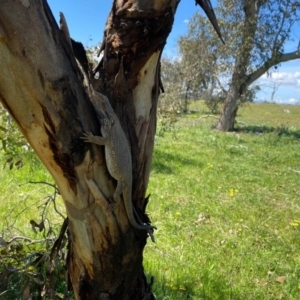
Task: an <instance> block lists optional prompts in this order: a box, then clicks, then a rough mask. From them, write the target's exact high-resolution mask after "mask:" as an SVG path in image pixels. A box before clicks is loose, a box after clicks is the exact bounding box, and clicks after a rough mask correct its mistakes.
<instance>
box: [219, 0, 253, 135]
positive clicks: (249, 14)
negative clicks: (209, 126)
mask: <svg viewBox="0 0 300 300" xmlns="http://www.w3.org/2000/svg"><path fill="white" fill-rule="evenodd" d="M243 3H244V13H245V21H244V26H243V33H242V42H241V44H240V47H239V50H238V55H237V57H236V61H235V67H234V70H233V73H232V79H231V82H230V88H229V92H228V93H227V96H226V99H225V103H224V106H223V109H222V111H221V115H220V118H219V121H218V123H217V126H216V128H217V129H218V130H222V131H230V130H233V129H234V121H235V116H236V114H237V110H238V105H239V103H238V99H239V97H241V96H242V95H243V93H244V92H245V90H246V80H247V68H248V66H249V61H250V55H251V51H252V48H253V43H254V36H255V32H256V26H257V18H258V11H259V1H258V0H255V1H253V0H245V1H244V2H243Z"/></svg>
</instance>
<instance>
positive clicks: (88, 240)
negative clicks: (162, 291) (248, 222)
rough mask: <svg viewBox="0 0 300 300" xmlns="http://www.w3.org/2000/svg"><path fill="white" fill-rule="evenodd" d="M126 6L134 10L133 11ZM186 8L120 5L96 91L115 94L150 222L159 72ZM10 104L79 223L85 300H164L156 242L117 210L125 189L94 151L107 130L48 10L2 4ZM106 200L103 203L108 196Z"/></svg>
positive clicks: (79, 271) (14, 1)
mask: <svg viewBox="0 0 300 300" xmlns="http://www.w3.org/2000/svg"><path fill="white" fill-rule="evenodd" d="M123 2H124V3H123ZM177 4H178V3H177V1H176V0H173V1H168V0H163V1H161V0H160V1H158V0H152V1H150V0H149V1H142V0H141V1H139V0H136V1H135V0H133V1H130V2H126V1H116V0H115V1H114V3H113V8H112V11H111V13H110V16H109V18H108V21H107V24H106V30H105V36H104V43H103V49H104V57H103V59H102V61H101V63H100V65H99V66H98V68H97V72H98V73H99V79H97V80H96V79H94V80H93V85H94V88H95V89H96V90H98V91H100V92H102V93H103V94H105V95H106V96H107V97H108V98H109V99H110V101H111V104H112V106H113V108H114V110H115V112H116V114H117V115H118V117H119V119H120V122H121V124H122V126H123V129H124V131H125V132H126V134H127V137H128V140H129V142H130V145H131V154H132V163H133V190H132V202H133V203H134V206H135V208H136V210H137V211H138V213H139V215H140V218H141V219H142V220H143V221H144V222H149V219H148V217H147V216H146V215H145V208H146V205H147V202H148V199H147V198H145V193H146V189H147V184H148V179H149V172H150V164H151V158H152V152H153V143H154V134H155V129H156V107H157V99H158V94H159V80H158V76H159V70H158V62H159V59H160V56H161V52H162V49H163V47H164V45H165V41H166V38H167V36H168V34H169V32H170V30H171V27H172V23H173V16H174V13H175V10H176V7H177ZM0 64H1V73H0V99H1V102H2V103H3V105H4V106H5V107H6V108H7V110H8V111H9V113H10V114H11V115H12V116H13V118H14V119H15V121H16V122H17V124H18V126H19V128H20V130H21V131H22V133H23V134H24V136H25V137H26V139H27V140H28V141H29V143H30V144H31V146H32V147H33V148H34V150H35V151H36V153H37V154H38V156H39V157H40V159H41V160H42V162H43V163H44V165H45V166H46V167H47V169H48V170H49V172H50V173H51V174H52V176H53V178H54V180H55V181H56V183H57V185H58V188H59V190H60V192H61V195H62V197H63V200H64V202H65V205H66V210H67V215H68V218H69V232H70V250H69V259H68V272H69V275H70V278H71V283H72V286H73V289H74V292H75V295H76V299H123V300H125V299H154V296H153V294H152V292H151V286H150V285H149V284H148V283H147V281H146V277H145V274H144V270H143V266H142V259H143V257H142V255H143V249H144V246H145V244H146V239H147V233H146V232H144V231H141V230H136V229H134V228H133V227H132V226H130V223H129V221H128V218H127V215H126V211H125V208H124V205H123V204H122V203H120V205H119V206H118V207H117V208H116V209H115V210H114V211H110V210H107V201H106V199H111V198H112V195H113V193H114V191H115V188H116V182H115V180H114V179H112V178H111V176H110V175H109V173H108V171H107V168H106V163H105V158H104V155H103V147H99V146H95V145H91V144H85V143H84V142H83V141H82V140H81V139H80V137H81V136H82V134H83V133H84V132H85V131H91V132H93V133H94V134H95V135H100V124H99V122H98V120H97V117H96V115H95V111H94V110H93V107H92V105H91V103H90V100H89V96H88V93H87V92H86V90H85V87H84V85H83V82H82V75H81V72H80V70H79V68H78V66H77V64H76V61H75V59H74V56H73V51H72V49H71V47H70V44H69V43H68V40H67V39H66V38H65V36H64V35H63V34H62V32H61V31H60V30H59V28H58V27H57V24H56V22H55V20H54V18H53V16H52V13H51V11H50V9H49V7H48V4H47V2H46V1H42V0H40V1H29V0H22V1H19V0H2V1H1V6H0ZM100 191H101V192H102V193H101V192H100Z"/></svg>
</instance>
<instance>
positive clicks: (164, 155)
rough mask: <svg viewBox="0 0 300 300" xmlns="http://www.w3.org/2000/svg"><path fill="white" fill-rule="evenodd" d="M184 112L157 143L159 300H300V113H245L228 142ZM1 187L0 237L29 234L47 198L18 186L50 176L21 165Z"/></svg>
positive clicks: (258, 108) (269, 108)
mask: <svg viewBox="0 0 300 300" xmlns="http://www.w3.org/2000/svg"><path fill="white" fill-rule="evenodd" d="M190 109H191V113H190V114H188V115H185V116H182V118H180V120H179V122H178V123H177V124H176V126H175V129H174V130H173V131H171V132H167V133H165V135H164V136H163V137H162V136H159V135H158V136H157V137H156V147H155V153H154V159H153V166H152V172H151V179H150V184H149V189H148V192H149V193H150V194H151V198H150V204H149V206H148V212H149V214H150V216H151V219H152V222H153V224H155V225H156V226H157V227H158V230H157V231H156V234H155V237H156V243H155V244H154V243H151V242H149V243H148V245H147V247H146V250H145V253H144V266H145V270H146V272H147V274H148V275H149V278H150V277H151V276H153V277H154V286H153V289H154V293H155V295H156V297H157V299H158V300H161V299H165V300H166V299H172V300H173V299H174V300H177V299H178V300H180V299H197V300H200V299H207V300H215V299H220V300H221V299H224V300H226V299H235V300H245V299H247V300H248V299H253V300H258V299H262V300H268V299H290V300H292V299H300V247H299V245H300V203H299V198H300V197H299V196H300V188H299V180H300V151H299V150H300V147H299V146H300V106H279V105H273V104H272V105H271V104H250V105H247V106H245V107H243V108H242V109H241V110H240V111H239V114H238V117H237V120H238V121H239V122H240V123H238V124H237V131H235V132H231V133H221V132H218V131H215V130H213V129H212V126H213V124H214V123H215V122H216V119H215V118H213V117H207V118H203V116H204V114H205V113H206V111H205V108H204V106H203V105H202V103H200V102H197V103H193V104H192V105H191V106H190ZM284 110H285V111H286V112H284ZM287 110H288V111H289V112H287ZM2 162H4V158H3V159H2ZM0 179H1V183H0V185H1V191H2V194H1V197H0V220H1V222H0V231H1V232H3V230H4V229H3V228H4V227H5V226H6V225H7V224H8V223H9V221H11V220H14V223H13V227H10V228H9V230H11V231H12V230H15V229H16V228H18V230H20V226H21V228H22V230H21V231H22V232H20V233H24V234H25V233H27V232H29V231H30V232H31V226H30V224H29V220H30V219H31V218H35V219H38V216H39V214H40V210H38V208H37V207H38V206H39V205H42V204H43V203H44V202H45V199H44V198H43V197H45V194H47V193H49V194H51V193H52V189H51V188H50V187H47V186H43V187H40V186H39V187H36V186H33V185H28V184H27V185H23V186H21V187H19V184H20V183H24V182H26V181H28V180H33V181H51V179H50V177H49V175H47V174H46V173H45V172H44V170H43V169H42V168H41V167H40V166H35V165H28V164H27V165H26V166H25V168H24V169H23V170H22V169H21V170H18V171H17V170H12V171H8V170H7V171H5V172H4V171H3V172H2V173H1V175H0ZM33 190H34V191H33ZM28 207H30V213H29V215H26V216H25V215H23V214H21V213H22V212H23V211H24V210H25V209H26V212H28V211H29V210H28V209H27V208H28ZM58 221H60V219H58ZM5 230H6V231H5V233H7V232H8V231H9V230H8V229H5ZM23 231H24V232H23Z"/></svg>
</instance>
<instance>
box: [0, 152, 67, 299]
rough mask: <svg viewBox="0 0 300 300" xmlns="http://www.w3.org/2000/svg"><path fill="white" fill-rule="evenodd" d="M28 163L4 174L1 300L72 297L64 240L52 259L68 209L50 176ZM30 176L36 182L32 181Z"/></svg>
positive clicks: (0, 216) (0, 204) (0, 215)
mask: <svg viewBox="0 0 300 300" xmlns="http://www.w3.org/2000/svg"><path fill="white" fill-rule="evenodd" d="M24 159H25V164H24V167H23V168H22V169H21V170H17V169H13V170H7V169H6V172H5V171H4V172H2V174H1V175H0V179H1V186H2V187H1V190H2V194H1V201H0V219H1V226H0V233H1V235H0V253H1V260H0V299H8V300H9V299H31V298H30V297H32V299H61V298H62V296H63V294H65V296H66V297H68V292H67V291H66V281H65V271H66V269H65V259H66V253H67V249H66V241H67V239H66V237H65V236H63V238H62V240H61V243H60V244H56V245H59V246H60V247H57V248H55V249H54V250H56V251H53V253H52V255H51V251H52V247H53V245H54V242H55V241H56V238H57V236H58V234H59V230H60V227H61V224H62V222H63V218H64V216H63V215H62V214H61V213H60V211H62V212H64V207H63V204H62V202H61V203H56V201H57V199H58V198H60V196H59V194H58V191H57V189H56V188H55V187H54V186H53V185H52V184H48V183H47V181H50V180H51V177H50V175H49V174H48V172H47V171H46V170H45V168H44V167H43V166H42V165H41V163H40V162H39V161H34V162H33V163H32V164H30V163H29V161H28V160H29V158H28V157H27V156H25V158H24ZM29 174H30V175H29ZM28 176H30V177H31V178H30V179H32V180H35V181H30V182H29V181H28ZM21 183H22V184H21ZM45 195H46V197H45ZM58 200H60V201H61V199H58ZM63 214H64V213H63ZM58 250H59V251H58ZM65 299H69V298H65Z"/></svg>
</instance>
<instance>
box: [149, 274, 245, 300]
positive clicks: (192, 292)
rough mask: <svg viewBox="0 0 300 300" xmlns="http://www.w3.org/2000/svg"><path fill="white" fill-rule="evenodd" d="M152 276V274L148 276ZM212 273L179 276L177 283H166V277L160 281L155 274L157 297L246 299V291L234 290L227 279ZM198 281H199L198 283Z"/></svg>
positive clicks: (218, 299)
mask: <svg viewBox="0 0 300 300" xmlns="http://www.w3.org/2000/svg"><path fill="white" fill-rule="evenodd" d="M200 272H201V271H200ZM147 277H148V278H150V276H147ZM212 277H213V276H212V275H209V274H208V273H207V274H205V273H204V274H202V276H201V278H199V279H196V278H192V277H189V278H182V280H180V278H177V280H176V281H177V283H176V284H169V283H166V281H165V279H164V278H161V279H162V280H161V281H159V280H158V279H157V277H155V276H154V286H153V292H154V294H155V296H156V299H170V300H177V299H197V300H225V299H234V300H245V299H247V297H245V294H244V293H241V292H239V291H236V290H235V291H233V289H232V286H231V284H230V282H229V280H228V281H226V279H222V278H217V276H216V278H212ZM197 282H198V283H197Z"/></svg>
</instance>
